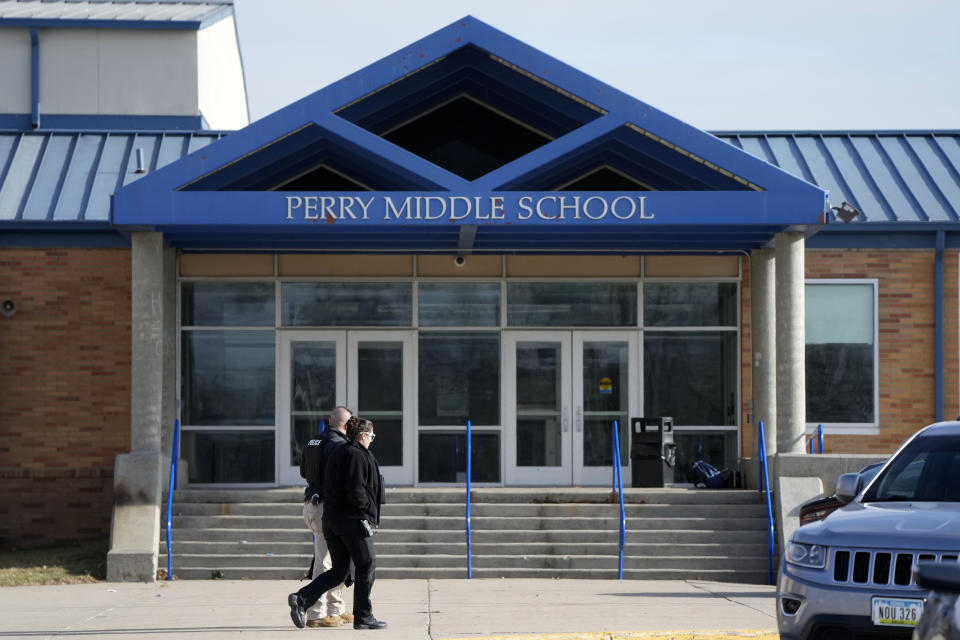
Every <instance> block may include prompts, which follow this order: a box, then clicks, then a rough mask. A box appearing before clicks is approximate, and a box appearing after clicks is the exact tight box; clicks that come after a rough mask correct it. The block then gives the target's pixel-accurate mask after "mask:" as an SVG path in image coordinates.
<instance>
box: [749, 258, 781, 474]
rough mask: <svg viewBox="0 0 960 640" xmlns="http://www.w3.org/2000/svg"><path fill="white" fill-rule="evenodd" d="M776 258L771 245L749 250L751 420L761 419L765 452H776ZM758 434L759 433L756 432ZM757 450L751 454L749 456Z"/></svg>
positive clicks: (757, 420) (758, 420)
mask: <svg viewBox="0 0 960 640" xmlns="http://www.w3.org/2000/svg"><path fill="white" fill-rule="evenodd" d="M775 265H776V260H775V258H774V253H773V250H772V249H757V250H755V251H753V252H751V254H750V336H751V343H752V346H753V369H752V373H751V377H752V380H753V392H752V395H753V424H754V425H755V426H756V425H757V424H758V423H759V422H760V421H761V420H762V421H763V433H764V438H765V440H766V447H767V455H773V454H775V453H776V452H777V311H776V305H775V303H776V291H777V287H776V277H775V276H776V274H775V273H774V267H775ZM758 437H759V436H758ZM755 453H756V452H755V451H754V452H753V453H751V454H750V456H751V457H752V456H753V455H754V454H755Z"/></svg>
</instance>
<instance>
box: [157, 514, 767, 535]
mask: <svg viewBox="0 0 960 640" xmlns="http://www.w3.org/2000/svg"><path fill="white" fill-rule="evenodd" d="M766 522H767V520H766V518H749V517H747V518H730V517H724V518H705V517H678V518H672V517H671V518H668V517H662V518H629V517H628V518H627V529H628V530H641V529H656V530H660V529H701V530H702V529H705V528H706V529H713V530H721V531H730V530H736V529H752V528H755V527H759V526H761V525H763V526H766ZM464 524H465V520H464V518H463V517H459V516H458V517H429V518H425V517H422V516H391V517H389V518H386V517H385V518H384V519H383V520H382V522H381V528H383V529H389V528H397V529H426V530H438V529H439V530H446V531H455V530H463V528H464ZM470 525H471V528H472V529H473V530H474V531H481V530H487V531H510V530H515V529H520V530H524V531H533V530H545V529H593V530H601V531H618V530H619V526H620V519H619V517H617V516H614V515H610V516H609V517H605V518H602V517H598V518H571V517H536V516H534V517H523V516H520V517H514V518H511V517H484V516H472V517H471V520H470ZM267 526H269V527H277V528H287V529H296V528H301V527H304V526H305V525H304V523H303V518H301V517H297V516H235V515H227V516H174V517H173V527H174V530H183V529H215V528H224V529H257V528H260V527H267Z"/></svg>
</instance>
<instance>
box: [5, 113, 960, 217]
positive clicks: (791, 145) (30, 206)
mask: <svg viewBox="0 0 960 640" xmlns="http://www.w3.org/2000/svg"><path fill="white" fill-rule="evenodd" d="M225 135H226V133H225V132H210V131H197V132H174V133H169V132H165V133H158V132H150V131H147V132H143V131H140V132H131V131H126V132H125V131H109V132H87V131H73V132H71V131H56V132H43V133H36V132H23V131H8V132H3V131H0V224H5V223H44V224H45V225H51V224H54V223H62V224H69V223H78V222H80V223H83V222H103V223H106V222H107V221H108V220H109V214H110V211H109V196H110V195H111V194H112V193H113V191H114V190H115V189H116V188H118V187H119V186H122V185H125V184H129V183H130V182H132V181H134V180H136V179H137V178H139V177H141V176H143V175H145V174H139V173H136V169H137V166H136V150H137V149H142V150H143V155H144V158H145V164H146V167H145V168H146V169H147V173H152V172H153V171H155V170H157V169H159V168H160V167H163V166H165V165H167V164H169V163H170V162H172V161H173V160H177V159H179V158H181V157H183V156H185V155H186V154H187V153H190V152H193V151H196V150H197V149H200V148H202V147H205V146H206V145H208V144H210V143H211V142H213V141H214V140H218V139H220V138H222V137H224V136H225ZM715 135H717V137H719V138H721V139H722V140H726V141H727V142H730V143H731V144H734V145H736V146H738V147H740V148H741V149H744V150H745V151H748V152H750V153H752V154H753V155H755V156H757V157H759V158H761V159H763V160H766V161H767V162H770V163H771V164H775V165H777V166H778V167H780V168H782V169H785V170H787V171H789V172H791V173H793V174H794V175H797V176H799V177H802V178H804V179H805V180H807V181H809V182H811V183H814V184H816V185H818V186H820V187H822V188H823V189H826V190H827V191H828V193H829V194H830V201H831V203H832V204H833V205H838V204H840V203H841V202H849V203H850V204H852V205H854V206H855V207H857V208H858V209H859V210H860V211H861V212H862V213H863V215H862V216H861V217H860V218H859V219H858V220H856V221H854V223H853V224H852V225H850V226H851V227H853V228H863V226H864V225H866V226H868V227H869V226H878V225H880V224H883V225H884V226H885V227H888V225H889V223H893V224H894V225H896V226H901V225H902V224H903V223H954V222H958V220H960V132H958V131H927V132H924V131H907V132H891V131H877V132H874V131H851V132H831V131H823V132H817V131H804V132H798V133H789V132H760V131H750V132H733V131H724V132H719V133H716V134H715ZM830 222H836V219H835V217H834V216H833V214H831V216H830ZM51 230H52V227H51Z"/></svg>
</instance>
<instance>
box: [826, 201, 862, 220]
mask: <svg viewBox="0 0 960 640" xmlns="http://www.w3.org/2000/svg"><path fill="white" fill-rule="evenodd" d="M831 209H833V212H834V214H836V216H837V217H838V218H839V219H840V220H843V221H844V222H845V223H850V222H853V220H855V219H856V218H857V216H859V215H860V210H859V209H857V208H856V207H855V206H853V205H852V204H850V203H849V202H844V203H842V204H841V205H840V206H839V207H831Z"/></svg>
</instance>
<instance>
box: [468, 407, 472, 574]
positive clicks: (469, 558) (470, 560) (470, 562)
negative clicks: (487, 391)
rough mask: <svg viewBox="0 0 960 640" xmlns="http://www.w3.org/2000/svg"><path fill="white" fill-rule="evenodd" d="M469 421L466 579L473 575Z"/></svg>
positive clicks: (469, 437)
mask: <svg viewBox="0 0 960 640" xmlns="http://www.w3.org/2000/svg"><path fill="white" fill-rule="evenodd" d="M470 433H471V432H470V421H469V420H467V579H470V578H472V577H473V558H472V557H471V553H470V537H471V535H470V475H471V474H470V472H471V470H472V469H471V460H470V440H471V436H470Z"/></svg>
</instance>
